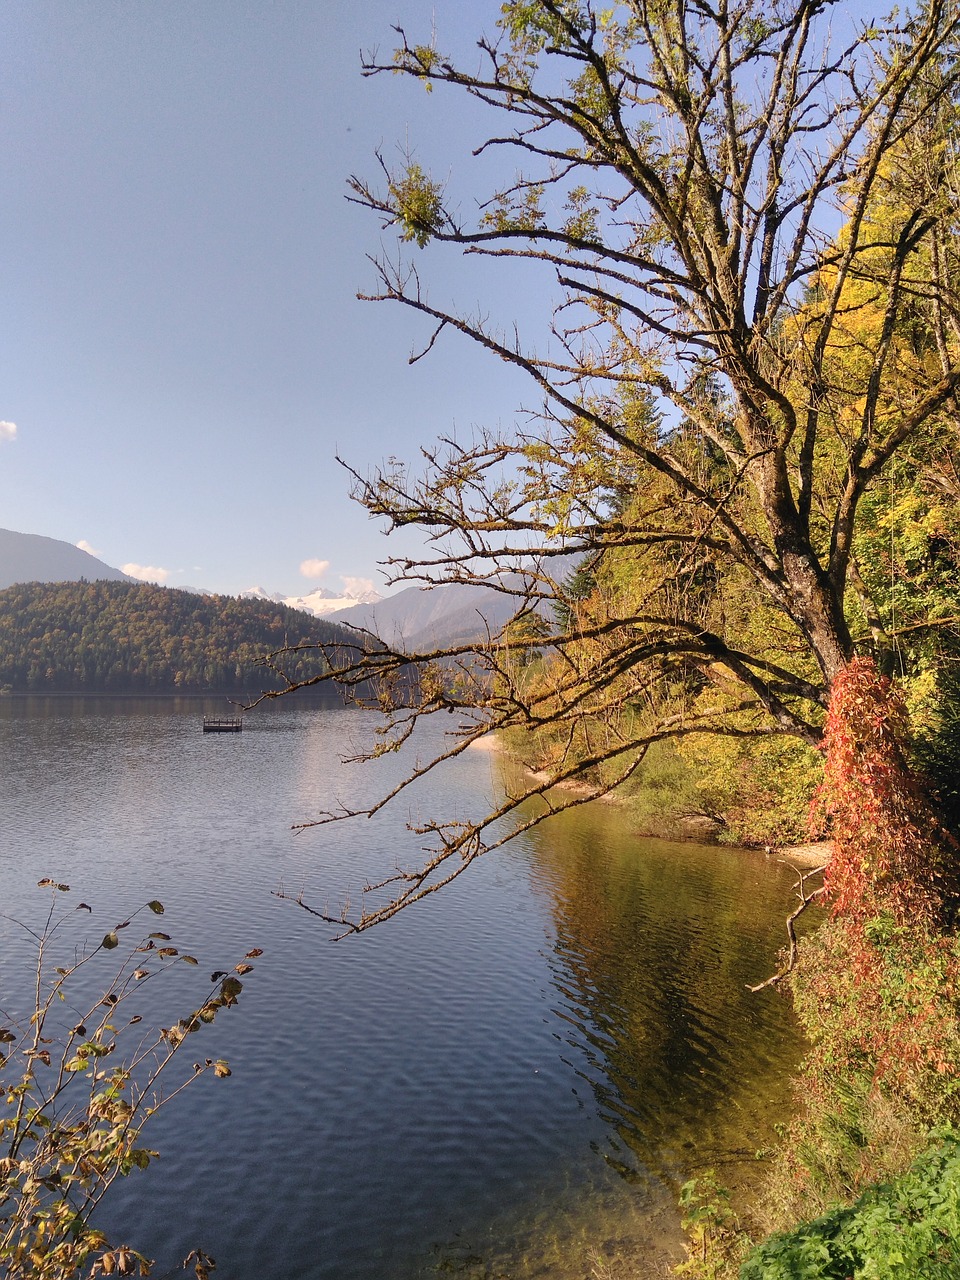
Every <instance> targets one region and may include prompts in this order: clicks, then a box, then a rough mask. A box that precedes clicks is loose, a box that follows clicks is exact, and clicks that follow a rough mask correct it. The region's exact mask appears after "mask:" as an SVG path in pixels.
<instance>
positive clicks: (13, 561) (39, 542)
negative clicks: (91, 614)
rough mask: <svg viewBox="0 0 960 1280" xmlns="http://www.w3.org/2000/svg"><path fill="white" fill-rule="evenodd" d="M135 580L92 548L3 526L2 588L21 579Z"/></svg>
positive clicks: (0, 537)
mask: <svg viewBox="0 0 960 1280" xmlns="http://www.w3.org/2000/svg"><path fill="white" fill-rule="evenodd" d="M82 579H86V581H87V582H103V581H106V582H133V581H134V579H133V578H131V577H130V576H129V575H128V574H126V573H121V571H120V570H119V569H114V568H112V567H111V566H110V565H108V564H104V562H103V561H102V560H98V559H97V557H96V556H92V555H90V553H89V552H88V551H82V550H81V549H80V548H79V547H75V546H74V545H73V543H71V542H62V541H61V540H60V539H59V538H45V537H43V535H42V534H39V533H16V532H14V530H13V529H0V591H2V590H3V589H4V588H5V587H12V586H14V585H15V584H16V583H18V582H80V581H81V580H82Z"/></svg>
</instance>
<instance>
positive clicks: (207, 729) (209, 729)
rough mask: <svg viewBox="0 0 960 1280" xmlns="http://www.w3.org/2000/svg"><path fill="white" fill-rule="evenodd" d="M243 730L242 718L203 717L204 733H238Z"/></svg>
mask: <svg viewBox="0 0 960 1280" xmlns="http://www.w3.org/2000/svg"><path fill="white" fill-rule="evenodd" d="M242 728H243V717H242V716H204V717H203V732H204V733H239V732H240V731H241V730H242Z"/></svg>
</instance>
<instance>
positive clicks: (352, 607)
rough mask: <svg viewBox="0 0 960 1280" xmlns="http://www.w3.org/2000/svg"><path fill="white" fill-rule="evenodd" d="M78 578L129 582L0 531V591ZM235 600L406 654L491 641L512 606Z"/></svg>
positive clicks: (72, 552)
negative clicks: (332, 626)
mask: <svg viewBox="0 0 960 1280" xmlns="http://www.w3.org/2000/svg"><path fill="white" fill-rule="evenodd" d="M82 580H86V581H87V582H97V581H111V582H134V581H135V579H133V578H131V577H130V576H129V575H128V574H125V573H122V572H121V571H120V570H119V569H114V568H112V567H111V566H110V565H108V564H105V563H104V561H102V560H98V559H97V557H96V556H92V555H90V554H89V553H88V552H86V551H82V550H81V549H80V548H79V547H75V546H73V545H72V544H71V543H69V542H62V541H60V540H59V539H57V538H45V537H42V536H41V535H39V534H34V533H16V532H14V531H13V530H12V529H0V590H3V589H4V588H6V587H10V586H13V585H15V584H18V583H27V582H79V581H82ZM181 589H185V590H188V591H190V590H193V591H194V594H197V595H209V594H213V593H211V592H205V591H200V590H196V589H193V588H181ZM240 598H241V599H247V600H262V601H267V602H270V603H272V604H281V605H284V606H286V607H287V608H289V609H298V610H300V611H301V612H303V613H309V614H312V615H313V616H314V617H317V618H325V619H329V620H330V621H333V622H337V623H338V624H343V625H347V626H351V627H360V628H362V629H363V630H365V631H372V632H373V633H374V634H376V635H378V636H380V638H381V639H382V640H383V641H384V642H385V643H386V644H389V645H393V646H397V647H401V648H405V649H407V650H410V651H413V650H426V649H433V648H440V647H444V646H448V645H455V644H463V643H469V642H470V641H471V640H476V639H478V638H479V637H482V636H484V635H485V634H487V633H490V634H493V635H495V634H496V633H497V632H498V631H499V630H500V629H501V627H502V626H503V625H504V624H505V623H506V622H507V621H508V620H509V619H510V617H511V616H512V615H513V613H514V611H515V609H516V604H517V597H516V596H513V595H511V594H509V592H503V591H498V590H496V589H495V588H494V587H483V586H476V587H473V586H466V585H462V584H459V583H447V584H444V585H441V586H437V587H430V588H424V587H419V586H412V587H406V588H404V589H403V590H401V591H398V592H396V593H395V594H394V595H392V596H388V597H386V598H384V597H381V596H380V595H379V594H378V593H377V592H376V591H365V592H363V593H362V594H360V595H358V596H338V595H334V594H332V593H330V592H327V591H325V590H324V589H323V588H318V589H317V590H316V591H312V592H310V593H309V594H308V595H301V596H285V595H283V594H282V593H280V592H275V593H272V594H271V593H270V592H268V591H267V590H266V589H265V588H263V587H251V588H250V589H249V590H247V591H243V592H241V593H240Z"/></svg>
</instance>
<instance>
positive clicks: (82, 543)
mask: <svg viewBox="0 0 960 1280" xmlns="http://www.w3.org/2000/svg"><path fill="white" fill-rule="evenodd" d="M77 546H78V547H79V548H80V550H81V551H86V553H87V555H88V556H98V555H99V554H100V552H99V551H94V549H93V547H91V545H90V543H89V542H88V541H87V540H86V538H81V539H80V541H79V542H78V543H77Z"/></svg>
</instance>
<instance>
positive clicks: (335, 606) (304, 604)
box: [240, 587, 383, 618]
mask: <svg viewBox="0 0 960 1280" xmlns="http://www.w3.org/2000/svg"><path fill="white" fill-rule="evenodd" d="M240 598H241V599H242V600H272V601H274V602H275V603H276V604H285V605H287V607H288V608H290V609H302V610H304V612H305V613H312V614H313V615H314V617H316V618H323V617H326V615H327V614H329V613H337V612H339V610H340V609H353V608H354V607H355V606H356V605H358V604H378V603H379V602H380V600H382V599H383V597H382V596H381V595H380V594H379V593H378V592H376V591H372V590H371V591H361V592H360V593H359V595H355V596H337V595H333V594H331V593H330V592H328V591H325V590H324V589H323V587H318V588H317V590H316V591H311V592H310V594H309V595H305V596H285V595H281V593H280V592H279V591H276V592H273V593H271V592H269V591H266V590H265V589H264V588H263V587H250V589H249V590H248V591H241V592H240Z"/></svg>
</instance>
